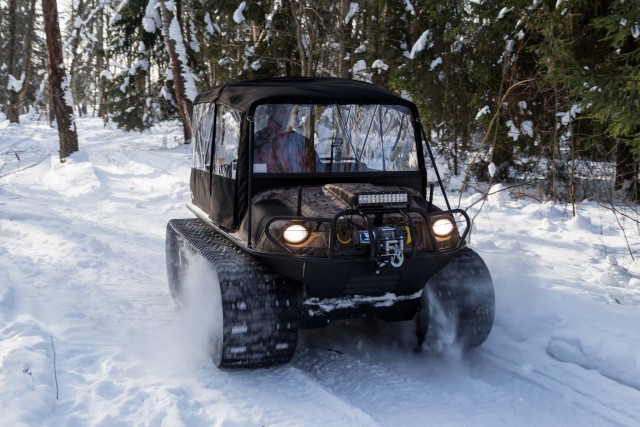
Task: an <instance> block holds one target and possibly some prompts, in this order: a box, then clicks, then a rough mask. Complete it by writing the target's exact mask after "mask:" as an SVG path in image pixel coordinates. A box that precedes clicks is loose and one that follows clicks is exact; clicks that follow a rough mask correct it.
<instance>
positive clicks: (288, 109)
mask: <svg viewBox="0 0 640 427" xmlns="http://www.w3.org/2000/svg"><path fill="white" fill-rule="evenodd" d="M295 107H296V105H295V104H273V105H270V106H269V107H268V108H267V116H268V118H267V126H269V127H270V128H271V129H273V130H274V131H275V132H278V133H282V132H286V131H290V130H291V129H292V128H293V121H294V113H295Z"/></svg>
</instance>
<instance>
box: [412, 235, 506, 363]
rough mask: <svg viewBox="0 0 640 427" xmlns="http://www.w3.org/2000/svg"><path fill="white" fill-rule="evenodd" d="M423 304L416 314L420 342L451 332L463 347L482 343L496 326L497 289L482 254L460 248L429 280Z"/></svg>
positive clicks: (473, 346) (440, 337)
mask: <svg viewBox="0 0 640 427" xmlns="http://www.w3.org/2000/svg"><path fill="white" fill-rule="evenodd" d="M429 299H433V300H432V301H429ZM421 304H422V307H423V308H422V311H421V312H420V313H418V315H417V317H416V319H417V334H418V342H419V345H421V343H422V342H423V341H424V339H425V338H426V340H427V344H428V345H430V344H432V343H433V342H434V341H438V340H440V341H441V342H442V340H443V338H444V341H449V339H447V338H446V337H444V335H446V334H447V333H449V332H452V333H455V336H454V337H452V338H454V343H456V344H457V345H459V346H460V347H461V348H462V349H463V350H464V351H468V350H470V349H472V348H475V347H478V346H479V345H481V344H482V343H483V342H484V341H485V340H486V339H487V337H488V336H489V333H490V332H491V329H492V327H493V320H494V316H495V291H494V287H493V280H492V279H491V274H490V273H489V269H488V268H487V265H486V264H485V263H484V261H483V260H482V258H481V257H480V255H478V254H477V253H476V252H474V251H473V250H472V249H470V248H464V249H462V250H461V251H460V252H458V253H457V254H456V257H455V258H454V259H453V260H451V262H450V263H449V264H447V265H446V267H444V268H443V269H442V270H440V271H439V272H438V273H436V274H435V275H434V276H433V277H431V278H430V279H429V280H428V281H427V286H426V287H425V291H424V293H423V295H422V303H421Z"/></svg>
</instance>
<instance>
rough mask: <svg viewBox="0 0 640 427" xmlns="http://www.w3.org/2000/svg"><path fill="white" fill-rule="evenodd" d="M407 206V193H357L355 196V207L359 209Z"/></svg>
mask: <svg viewBox="0 0 640 427" xmlns="http://www.w3.org/2000/svg"><path fill="white" fill-rule="evenodd" d="M408 204H409V194H408V193H358V194H356V196H355V205H356V206H357V207H359V208H364V207H377V206H385V207H389V206H407V205H408Z"/></svg>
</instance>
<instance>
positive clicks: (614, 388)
mask: <svg viewBox="0 0 640 427" xmlns="http://www.w3.org/2000/svg"><path fill="white" fill-rule="evenodd" d="M511 354H517V352H516V351H514V352H512V353H511ZM477 356H478V357H476V358H475V359H474V361H473V364H474V370H475V371H476V372H478V377H481V378H482V379H483V381H487V382H490V383H495V384H498V385H500V386H502V387H504V386H505V383H507V382H509V383H512V384H513V381H515V382H516V384H517V383H522V384H527V383H528V384H530V385H532V386H533V387H537V388H539V389H541V390H544V391H546V392H547V394H550V396H549V397H548V399H552V398H553V397H554V396H555V398H557V399H558V400H560V401H564V402H566V403H567V405H571V406H576V407H578V408H579V409H580V410H581V411H584V412H587V413H589V414H591V415H592V421H595V418H598V419H600V424H601V425H602V424H607V425H620V426H630V425H640V406H639V405H638V404H637V390H635V389H633V388H632V387H629V386H627V385H624V384H620V383H618V382H616V381H614V380H611V379H609V378H606V377H604V376H603V375H601V374H600V373H598V372H597V371H592V370H586V369H584V368H582V367H580V366H578V365H574V364H565V363H562V362H558V361H556V360H553V359H549V362H548V363H545V364H544V365H543V366H539V367H533V366H532V365H529V364H524V365H523V364H520V363H518V362H517V361H514V360H511V359H509V358H506V357H504V356H501V355H499V354H497V353H496V352H495V351H494V350H490V349H481V350H480V351H479V352H478V355H477ZM539 362H540V361H539V360H538V363H539ZM567 371H570V374H567ZM507 386H508V385H507ZM628 408H635V411H634V412H629V411H628V410H627V409H628Z"/></svg>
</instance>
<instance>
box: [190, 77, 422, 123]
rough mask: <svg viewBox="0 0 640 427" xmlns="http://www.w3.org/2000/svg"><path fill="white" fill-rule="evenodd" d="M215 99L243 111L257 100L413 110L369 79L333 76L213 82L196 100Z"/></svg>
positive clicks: (251, 107) (272, 102) (261, 102)
mask: <svg viewBox="0 0 640 427" xmlns="http://www.w3.org/2000/svg"><path fill="white" fill-rule="evenodd" d="M208 102H218V103H221V104H224V105H226V106H228V107H231V108H234V109H236V110H239V111H241V112H244V113H248V112H252V111H253V110H254V109H255V107H256V105H258V104H286V103H292V104H392V105H404V106H406V107H408V108H410V109H411V110H412V112H413V113H414V114H415V113H417V111H416V107H415V105H414V104H413V102H411V101H409V100H406V99H404V98H401V97H399V96H398V95H396V94H394V93H392V92H390V91H388V90H386V89H384V88H381V87H378V86H374V85H372V84H370V83H366V82H362V81H358V80H350V79H343V78H337V77H280V78H270V79H257V80H248V81H241V82H236V83H229V84H225V85H221V86H216V87H214V88H211V89H209V90H206V91H204V92H202V93H200V94H199V95H198V97H197V98H196V100H195V103H196V104H199V103H208Z"/></svg>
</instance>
